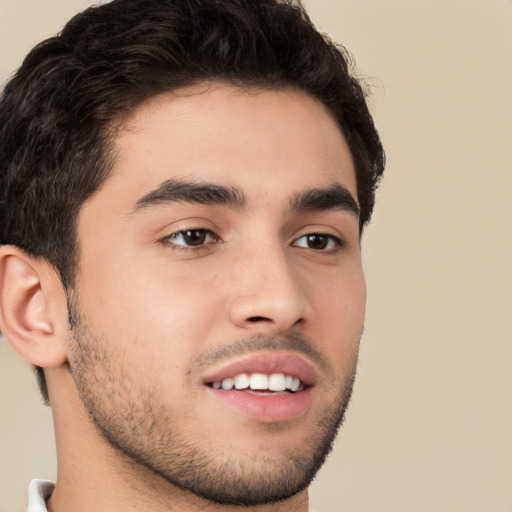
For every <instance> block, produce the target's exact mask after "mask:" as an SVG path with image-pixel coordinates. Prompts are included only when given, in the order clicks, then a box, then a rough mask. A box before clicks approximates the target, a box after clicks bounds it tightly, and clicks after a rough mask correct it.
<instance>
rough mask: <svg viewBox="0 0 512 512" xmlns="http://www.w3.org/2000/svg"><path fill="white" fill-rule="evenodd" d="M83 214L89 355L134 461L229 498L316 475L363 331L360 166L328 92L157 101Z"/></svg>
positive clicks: (80, 349)
mask: <svg viewBox="0 0 512 512" xmlns="http://www.w3.org/2000/svg"><path fill="white" fill-rule="evenodd" d="M116 150H117V156H116V163H115V167H114V171H113V174H112V176H111V177H110V178H109V180H107V182H106V183H105V184H104V185H103V186H102V188H101V189H100V190H99V191H98V192H97V193H96V194H95V195H94V196H93V197H92V199H90V200H89V201H88V202H87V203H86V204H85V205H84V206H83V209H82V211H81V214H80V217H79V223H78V239H79V242H80V266H79V269H78V276H77V277H78V279H77V286H76V289H75V293H74V294H73V298H72V303H71V307H72V315H73V316H74V319H75V324H74V328H73V338H72V340H71V353H70V358H69V364H70V371H71V373H72V376H73V378H74V380H75V383H76V386H77V388H78V391H79V394H80V397H81V400H82V402H83V404H84V407H85V409H86V410H87V413H88V415H89V417H90V419H91V420H92V421H93V422H94V425H95V426H96V427H97V429H99V431H100V432H101V433H102V434H103V436H104V437H105V438H106V439H107V440H108V441H109V442H110V443H111V444H112V445H113V446H114V447H115V448H117V449H118V450H119V453H122V454H124V455H123V456H125V457H126V456H128V457H129V459H130V460H131V461H133V463H134V464H135V465H140V466H143V467H145V468H146V469H149V470H150V471H151V472H152V474H154V475H158V478H161V477H163V478H164V479H165V480H166V481H168V482H170V483H172V484H174V485H175V486H177V487H178V488H181V489H185V490H188V491H191V492H193V493H195V494H196V495H198V496H201V497H203V498H206V499H208V500H211V501H214V502H220V503H238V504H245V505H254V504H261V503H268V502H272V501H276V500H281V499H285V498H288V497H290V496H292V495H293V494H295V493H297V492H298V491H300V490H302V489H304V488H305V487H306V486H307V485H308V484H309V482H310V480H311V478H312V477H313V475H314V474H315V472H316V470H317V469H318V467H319V466H320V464H321V463H322V461H323V459H324V458H325V456H326V454H327V453H328V451H329V449H330V446H331V444H332V441H333V439H334V436H335V433H336V430H337V427H338V425H339V424H340V422H341V419H342V416H343V412H344V409H345V407H346V405H347V403H348V399H349V396H350V389H351V386H352V381H353V376H354V372H355V365H356V360H357V351H358V344H359V336H360V333H361V330H362V324H363V317H364V305H365V284H364V278H363V273H362V268H361V258H360V247H359V223H358V213H357V210H358V208H357V201H356V199H357V196H356V180H355V172H354V166H353V163H352V159H351V156H350V152H349V149H348V147H347V144H346V142H345V140H344V138H343V136H342V134H341V132H340V130H339V128H338V127H337V125H336V123H335V122H334V121H333V119H332V118H331V117H330V115H329V113H328V112H327V110H326V108H325V107H324V106H323V105H322V104H321V103H319V102H317V101H316V100H315V99H313V98H311V97H310V96H308V95H306V94H304V93H302V92H298V91H294V90H283V91H273V90H259V91H255V90H249V91H248V90H241V89H239V88H235V87H232V86H227V85H222V84H213V85H209V86H206V85H205V86H203V87H202V88H195V89H188V90H184V91H181V93H180V94H177V93H174V94H166V95H161V96H158V97H156V98H153V99H152V100H150V101H148V102H147V103H145V104H144V105H143V106H142V107H140V108H139V109H138V110H137V111H136V112H135V114H134V115H133V116H132V118H131V119H130V120H129V121H127V122H126V123H125V125H124V126H123V128H122V129H121V131H120V133H119V135H118V138H117V140H116Z"/></svg>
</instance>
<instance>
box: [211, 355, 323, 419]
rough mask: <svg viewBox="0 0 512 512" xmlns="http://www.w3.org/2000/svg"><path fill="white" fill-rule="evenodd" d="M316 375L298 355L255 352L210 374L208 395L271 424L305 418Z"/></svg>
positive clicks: (308, 364) (311, 366)
mask: <svg viewBox="0 0 512 512" xmlns="http://www.w3.org/2000/svg"><path fill="white" fill-rule="evenodd" d="M316 381H317V372H316V370H315V368H314V367H313V365H312V364H310V363H309V362H308V361H307V360H305V359H304V358H303V357H301V356H300V355H298V354H295V353H291V352H287V351H262V352H257V353H253V354H250V355H247V356H244V357H241V358H238V359H236V360H234V361H230V362H229V363H226V364H224V365H222V366H221V367H219V368H217V369H215V370H213V371H211V372H209V374H208V375H205V376H204V378H203V384H204V386H205V390H206V391H207V392H208V394H209V395H210V396H212V397H214V398H215V399H216V400H218V401H219V402H220V403H222V404H223V405H225V406H227V407H228V408H230V409H231V410H235V411H237V412H238V413H241V414H243V415H245V416H249V417H250V418H252V419H255V420H258V421H262V422H266V423H270V422H282V421H287V420H291V419H293V418H296V417H299V416H302V415H304V414H305V413H306V412H307V410H308V409H309V407H310V405H311V402H312V397H313V388H314V386H315V383H316Z"/></svg>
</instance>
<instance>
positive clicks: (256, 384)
mask: <svg viewBox="0 0 512 512" xmlns="http://www.w3.org/2000/svg"><path fill="white" fill-rule="evenodd" d="M249 386H250V388H251V389H268V377H267V376H266V375H265V374H264V373H253V374H252V375H251V377H250V379H249Z"/></svg>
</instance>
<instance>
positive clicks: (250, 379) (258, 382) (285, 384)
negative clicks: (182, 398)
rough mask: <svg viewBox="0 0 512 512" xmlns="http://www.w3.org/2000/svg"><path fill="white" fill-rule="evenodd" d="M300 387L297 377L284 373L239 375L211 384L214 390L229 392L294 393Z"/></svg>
mask: <svg viewBox="0 0 512 512" xmlns="http://www.w3.org/2000/svg"><path fill="white" fill-rule="evenodd" d="M301 386H302V383H301V381H300V379H299V378H298V377H292V376H291V375H285V374H284V373H272V374H271V375H266V374H264V373H252V374H251V375H248V374H247V373H241V374H239V375H235V376H234V377H226V378H225V379H223V380H222V381H221V382H213V383H212V387H213V388H214V389H223V390H224V391H231V390H232V389H233V388H235V389H252V390H255V391H256V390H258V391H261V390H268V391H286V390H287V389H288V390H290V391H292V392H296V391H298V390H299V389H300V388H301Z"/></svg>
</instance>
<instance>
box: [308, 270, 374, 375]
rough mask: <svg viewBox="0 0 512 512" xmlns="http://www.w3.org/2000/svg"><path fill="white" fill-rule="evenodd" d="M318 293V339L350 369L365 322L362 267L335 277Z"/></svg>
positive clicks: (334, 356)
mask: <svg viewBox="0 0 512 512" xmlns="http://www.w3.org/2000/svg"><path fill="white" fill-rule="evenodd" d="M315 296H316V297H315V304H316V305H315V320H316V321H315V327H314V329H315V338H316V339H318V340H319V341H318V343H321V344H323V346H324V347H325V351H326V352H328V353H329V355H330V356H331V358H332V360H334V361H337V362H338V365H341V366H342V367H343V368H344V370H348V369H350V368H351V366H352V365H353V361H354V359H355V357H357V351H358V348H359V339H360V336H361V332H362V329H363V324H364V315H365V307H366V284H365V279H364V275H363V272H362V269H361V268H354V269H353V271H351V272H348V273H344V274H343V275H341V274H340V275H339V276H337V277H333V279H331V280H330V281H329V283H328V284H326V286H325V287H324V289H323V290H317V292H316V293H315ZM345 366H346V368H345Z"/></svg>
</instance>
